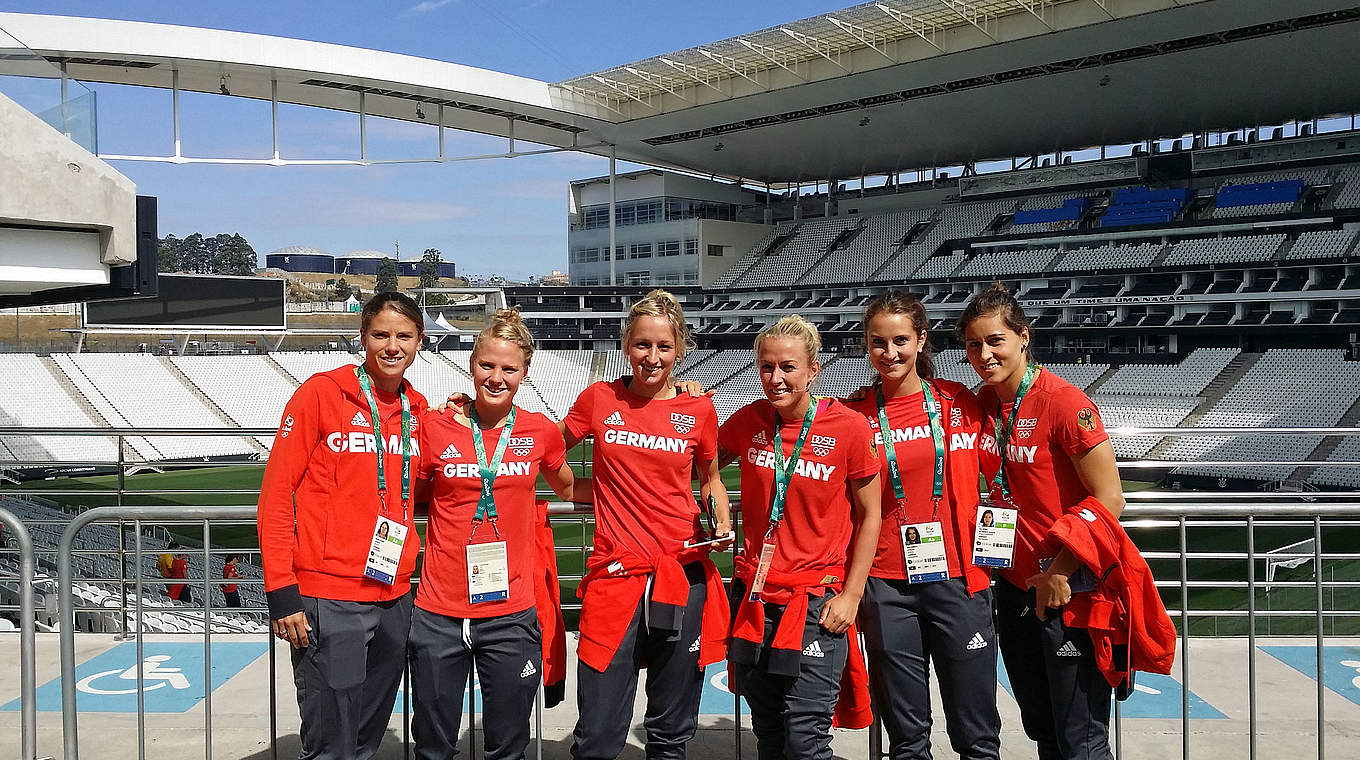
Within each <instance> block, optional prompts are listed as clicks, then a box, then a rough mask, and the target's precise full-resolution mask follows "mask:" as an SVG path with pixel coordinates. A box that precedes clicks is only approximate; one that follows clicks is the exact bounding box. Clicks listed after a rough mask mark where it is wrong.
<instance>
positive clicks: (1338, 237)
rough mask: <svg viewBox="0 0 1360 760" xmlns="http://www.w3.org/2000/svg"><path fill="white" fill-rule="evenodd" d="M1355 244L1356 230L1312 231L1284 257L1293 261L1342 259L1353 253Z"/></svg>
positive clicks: (1301, 238)
mask: <svg viewBox="0 0 1360 760" xmlns="http://www.w3.org/2000/svg"><path fill="white" fill-rule="evenodd" d="M1354 244H1355V230H1354V229H1351V228H1345V229H1339V230H1312V231H1309V232H1305V233H1303V234H1302V235H1299V239H1298V240H1295V241H1294V245H1293V247H1291V248H1290V249H1289V252H1288V253H1286V254H1285V256H1284V257H1285V258H1286V259H1291V260H1292V259H1331V258H1341V257H1343V256H1346V255H1348V254H1349V253H1350V252H1351V248H1352V246H1353V245H1354Z"/></svg>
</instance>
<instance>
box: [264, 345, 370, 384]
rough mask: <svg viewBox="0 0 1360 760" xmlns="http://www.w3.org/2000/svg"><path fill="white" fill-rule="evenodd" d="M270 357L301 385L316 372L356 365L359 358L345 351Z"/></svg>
mask: <svg viewBox="0 0 1360 760" xmlns="http://www.w3.org/2000/svg"><path fill="white" fill-rule="evenodd" d="M270 357H271V358H272V359H273V360H274V361H275V362H277V363H278V365H279V366H280V367H283V369H284V371H286V372H287V373H288V374H290V375H292V376H293V379H294V380H296V381H297V382H298V384H299V385H301V384H302V383H303V382H304V381H305V380H306V379H307V378H309V377H311V376H312V375H315V374H316V373H318V372H328V371H330V370H333V369H335V368H336V367H339V366H342V365H345V364H358V363H359V357H357V356H355V355H354V354H351V353H348V352H346V351H288V352H282V353H275V354H270Z"/></svg>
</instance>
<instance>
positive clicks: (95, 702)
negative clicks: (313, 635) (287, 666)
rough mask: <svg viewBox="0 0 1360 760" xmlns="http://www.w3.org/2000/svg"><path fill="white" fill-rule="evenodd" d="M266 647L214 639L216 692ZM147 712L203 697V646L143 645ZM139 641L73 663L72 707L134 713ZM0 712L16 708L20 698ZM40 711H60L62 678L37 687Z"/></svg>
mask: <svg viewBox="0 0 1360 760" xmlns="http://www.w3.org/2000/svg"><path fill="white" fill-rule="evenodd" d="M267 649H268V646H267V645H266V644H263V643H260V644H254V643H245V642H224V641H214V642H213V644H212V688H213V689H214V690H216V689H217V688H219V687H220V686H222V684H224V683H226V682H227V681H228V680H229V679H230V678H231V677H232V676H234V675H236V674H237V673H239V672H241V671H242V670H243V669H245V667H246V666H247V665H249V664H250V663H252V662H254V661H255V660H256V659H258V658H259V657H260V656H261V655H263V654H264V653H265V651H266V650H267ZM142 656H143V663H144V664H143V668H142V671H143V672H142V683H143V685H144V687H145V691H144V694H145V698H146V711H147V712H149V713H182V712H188V711H189V710H191V709H193V707H194V706H195V705H197V704H198V703H199V702H201V701H203V698H204V689H203V682H204V676H203V644H202V643H193V644H189V643H184V642H151V641H148V642H146V643H145V644H144V645H143V649H142ZM136 657H137V645H136V644H135V643H134V642H131V641H128V642H124V643H122V644H119V645H117V646H115V647H114V648H112V649H110V650H108V651H107V652H104V653H102V654H100V655H97V656H95V657H94V658H92V659H90V660H87V661H85V662H83V663H81V664H79V665H77V666H76V690H77V693H76V705H77V706H78V707H79V709H80V710H82V711H85V712H136V711H137V671H136V665H137V661H136ZM0 709H4V710H18V709H19V700H17V699H16V700H14V701H13V702H10V703H9V704H7V705H5V706H4V707H3V708H0ZM38 710H39V711H42V712H60V711H61V678H60V677H57V678H54V679H52V680H51V681H48V682H47V683H45V684H43V685H42V686H39V687H38Z"/></svg>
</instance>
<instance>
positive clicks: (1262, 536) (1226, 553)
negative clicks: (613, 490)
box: [0, 428, 1360, 760]
mask: <svg viewBox="0 0 1360 760" xmlns="http://www.w3.org/2000/svg"><path fill="white" fill-rule="evenodd" d="M273 432H274V431H273V430H272V429H271V430H263V431H260V430H248V431H238V430H227V431H224V430H222V429H215V430H202V429H197V430H182V429H140V428H135V429H134V428H125V429H118V430H114V431H110V430H107V429H96V430H89V431H80V432H79V433H75V431H69V430H63V431H53V430H48V429H43V430H36V429H16V428H0V435H12V434H20V433H26V434H29V435H32V434H39V433H41V434H54V433H60V434H73V433H75V434H85V435H101V436H113V437H117V438H118V439H119V443H120V450H122V449H123V445H122V444H123V442H124V439H125V437H131V436H142V435H211V436H222V435H224V434H242V433H245V434H251V435H264V434H270V433H273ZM1201 432H1203V433H1204V434H1209V435H1217V436H1222V435H1231V434H1234V433H1235V434H1239V435H1240V434H1248V433H1249V434H1280V435H1298V434H1312V435H1329V434H1330V435H1353V434H1357V433H1360V429H1357V428H1328V429H1316V428H1272V429H1265V430H1263V429H1237V428H1213V429H1205V430H1203V431H1201V430H1199V429H1195V430H1189V429H1180V428H1171V429H1146V428H1144V429H1118V430H1113V431H1112V433H1115V434H1119V435H1144V436H1146V435H1176V436H1180V435H1194V434H1198V433H1201ZM242 463H243V462H239V461H238V462H225V463H207V464H206V465H205V463H203V462H189V463H155V468H156V469H173V468H176V467H190V466H191V467H204V466H221V465H223V464H242ZM21 464H27V463H21ZM249 464H253V465H255V466H259V465H260V464H261V463H260V462H258V461H256V462H250V463H249ZM1187 464H1190V463H1187V462H1183V461H1170V460H1156V461H1147V460H1139V461H1130V462H1121V463H1120V468H1121V470H1131V469H1133V470H1138V469H1148V468H1154V469H1159V470H1160V469H1170V468H1174V467H1181V466H1185V465H1187ZM1193 464H1202V463H1200V462H1195V463H1193ZM1224 464H1231V465H1232V466H1237V467H1244V468H1245V467H1251V466H1254V465H1257V464H1271V465H1273V464H1279V463H1276V462H1271V463H1257V462H1231V463H1227V462H1225V463H1224ZM1289 464H1296V465H1306V466H1327V467H1333V466H1352V465H1356V464H1358V463H1354V462H1312V461H1303V462H1297V463H1293V462H1290V463H1289ZM147 466H148V465H147V464H146V463H141V462H136V463H134V462H128V461H120V463H119V464H118V473H117V477H116V478H115V479H114V484H113V487H112V488H110V489H109V490H106V491H92V490H90V489H88V488H84V489H82V488H75V487H72V488H59V489H50V488H26V487H18V488H12V489H3V490H0V496H3V495H7V494H9V495H24V496H46V497H58V498H61V497H82V496H84V497H88V496H91V495H94V494H97V495H99V496H101V497H103V498H106V499H108V500H110V501H113V502H114V505H113V506H110V507H98V508H93V509H89V510H86V511H85V512H82V513H80V514H79V515H78V516H75V517H74V518H72V519H71V520H70V521H69V524H68V525H67V526H66V530H65V532H64V533H63V534H62V536H61V541H60V544H59V546H58V547H57V550H56V552H55V553H56V557H55V560H56V561H55V564H56V565H57V569H58V571H59V572H58V576H59V589H58V591H59V596H60V607H59V609H60V617H61V625H60V636H61V658H62V662H61V671H62V677H63V683H62V724H63V728H64V730H65V734H64V745H65V749H66V758H67V760H77V758H78V751H79V750H78V743H79V742H78V730H79V726H78V723H79V714H78V712H77V710H76V697H75V691H74V689H75V677H74V676H75V667H76V665H75V649H74V644H75V633H76V626H75V620H76V615H77V614H79V613H80V612H82V611H85V612H94V611H96V610H93V609H90V608H82V607H81V606H79V605H78V604H77V601H76V599H75V597H74V594H73V586H74V584H75V583H76V582H77V581H90V582H102V583H109V584H118V586H119V588H120V589H123V590H124V591H126V590H128V589H131V591H132V593H131V594H125V595H124V597H123V598H124V600H125V601H123V602H122V604H121V606H120V607H119V608H117V613H118V615H119V621H120V623H119V625H122V626H124V627H128V626H127V621H129V620H131V621H133V623H132V627H134V630H133V631H132V632H131V636H132V637H133V638H135V640H136V642H137V661H138V666H137V668H138V671H137V677H138V681H137V683H138V685H139V691H140V689H141V684H142V680H141V675H142V674H141V670H140V667H141V666H140V663H141V662H142V661H143V658H142V649H141V646H142V634H143V627H144V620H145V614H146V612H147V611H148V609H153V608H151V607H149V606H148V605H147V604H146V601H145V600H146V598H147V596H148V595H147V594H145V593H144V592H145V591H146V589H147V588H153V587H155V586H161V585H166V584H168V583H170V582H171V581H170V580H169V579H163V578H156V577H151V578H146V577H143V562H142V560H143V555H144V553H145V552H146V550H147V547H146V545H145V543H144V537H145V531H146V529H149V528H152V527H153V526H156V527H159V528H161V529H164V528H165V526H172V527H173V526H175V525H186V524H195V525H199V526H200V527H201V530H202V536H203V548H202V549H201V550H195V551H196V554H197V555H199V556H201V558H202V564H203V568H204V572H203V573H202V577H201V578H195V579H194V580H193V582H194V583H195V584H197V585H199V586H200V587H201V590H202V597H203V600H204V603H203V605H202V609H201V610H200V609H199V608H197V607H194V608H176V609H175V611H176V613H177V614H185V615H189V614H194V615H197V614H201V620H202V625H203V632H202V633H203V636H204V640H205V650H207V652H205V654H206V657H205V676H206V675H207V671H208V670H209V669H210V668H211V647H210V646H209V642H210V641H211V637H212V635H213V627H214V626H213V616H214V614H215V613H217V612H220V611H221V610H220V609H219V608H216V607H215V606H214V605H213V604H212V603H211V601H210V599H211V595H210V594H209V593H208V592H209V591H210V590H211V586H212V585H213V584H218V583H223V582H228V581H234V582H237V583H241V584H242V585H249V584H250V583H252V582H253V583H255V584H259V583H261V582H260V581H258V580H256V581H250V580H245V579H242V580H236V579H224V578H218V577H213V575H212V573H210V572H208V568H209V567H210V566H211V558H212V557H213V556H215V555H220V554H223V553H226V552H228V551H229V550H228V549H224V548H214V547H213V545H212V540H211V538H212V535H213V529H214V527H215V526H217V527H220V526H221V525H223V524H224V523H227V522H230V523H236V524H253V521H254V517H255V507H254V506H253V505H227V506H176V507H173V508H167V507H165V506H160V507H154V506H132V505H129V504H128V502H130V501H135V500H136V499H138V498H139V497H157V498H170V499H184V498H198V497H203V496H214V497H219V498H220V497H243V498H242V500H243V501H245V500H253V499H254V498H255V496H256V495H257V491H256V490H254V489H251V488H216V489H212V488H209V489H173V488H167V489H149V490H139V489H136V488H132V487H130V485H131V484H129V482H128V478H129V476H128V474H127V473H128V470H130V469H132V468H134V467H147ZM1126 496H1127V502H1128V503H1127V506H1126V509H1125V511H1124V514H1123V516H1122V518H1121V519H1122V522H1123V524H1124V526H1125V528H1126V530H1127V532H1128V533H1129V535H1130V536H1131V537H1133V538H1134V539H1135V542H1136V543H1138V544H1139V546H1142V547H1144V556H1145V557H1146V558H1147V560H1148V562H1149V564H1150V565H1152V567H1153V569H1154V572H1155V574H1156V575H1157V577H1158V578H1159V579H1160V580H1159V581H1158V583H1157V585H1158V588H1159V590H1160V591H1161V592H1162V596H1163V599H1164V601H1165V602H1166V606H1167V608H1168V611H1169V612H1170V614H1171V616H1172V618H1173V620H1174V621H1175V622H1176V624H1177V628H1178V635H1179V637H1180V642H1179V643H1180V654H1179V658H1178V661H1177V663H1176V674H1177V676H1178V678H1179V681H1180V684H1181V695H1180V697H1181V699H1180V701H1181V705H1180V716H1179V718H1180V732H1181V756H1182V757H1183V758H1186V759H1188V758H1190V757H1191V756H1192V747H1191V737H1192V732H1191V720H1192V717H1191V715H1192V710H1191V699H1192V696H1191V695H1192V685H1191V684H1192V682H1191V676H1192V672H1198V671H1195V670H1194V668H1193V667H1192V666H1193V663H1194V661H1195V658H1194V656H1193V654H1192V652H1194V651H1195V650H1196V649H1197V647H1196V646H1194V645H1192V641H1191V640H1192V639H1198V640H1204V639H1205V638H1213V637H1220V636H1234V637H1237V636H1241V637H1244V638H1245V639H1246V640H1247V643H1248V646H1249V649H1248V655H1247V657H1246V660H1247V662H1246V669H1247V674H1246V681H1247V698H1248V705H1247V710H1246V722H1247V731H1246V734H1247V746H1246V747H1245V753H1246V754H1247V755H1248V756H1249V757H1252V758H1255V757H1257V756H1258V740H1259V739H1261V738H1262V736H1263V735H1262V734H1261V731H1260V724H1259V720H1258V718H1259V712H1260V695H1259V694H1258V693H1257V692H1258V685H1259V684H1258V680H1259V679H1258V668H1257V656H1258V653H1257V649H1256V643H1257V638H1258V637H1259V636H1262V635H1289V636H1307V637H1308V639H1309V640H1310V641H1311V642H1312V646H1313V648H1314V650H1315V651H1314V655H1315V658H1314V659H1315V661H1316V667H1317V673H1318V679H1317V684H1316V695H1315V701H1316V716H1317V721H1316V726H1315V732H1316V745H1317V752H1318V757H1319V758H1322V757H1324V756H1325V753H1326V750H1327V748H1328V730H1329V727H1328V725H1327V722H1326V717H1325V716H1326V715H1327V701H1328V697H1327V693H1326V692H1327V687H1326V685H1325V684H1324V679H1323V677H1322V674H1323V673H1324V667H1323V666H1324V643H1325V642H1326V641H1327V639H1328V637H1329V636H1336V635H1360V604H1357V603H1354V602H1353V601H1352V600H1353V599H1357V598H1360V562H1357V560H1360V551H1356V552H1353V551H1347V549H1351V548H1354V547H1355V546H1356V545H1355V543H1354V540H1353V538H1354V536H1355V535H1360V493H1356V492H1349V491H1315V492H1305V493H1280V492H1274V493H1270V492H1260V491H1220V492H1195V491H1158V490H1149V491H1138V492H1129V493H1128V494H1127V495H1126ZM734 504H735V502H734ZM550 516H551V520H552V522H553V525H554V526H555V527H556V526H561V525H568V524H569V525H573V526H576V527H578V528H579V530H580V533H579V536H580V540H579V541H573V542H572V543H570V544H568V543H567V542H568V540H570V539H574V536H572V537H570V538H569V537H568V536H564V535H560V534H559V542H560V543H559V546H558V556H559V559H563V560H565V559H568V558H570V559H569V560H568V563H567V564H568V565H569V566H572V565H575V564H576V563H578V562H579V563H580V564H581V566H583V565H584V560H585V559H586V557H587V556H588V553H589V550H590V545H589V538H590V529H591V522H592V521H591V517H590V513H589V511H588V510H585V509H581V508H578V507H574V506H573V505H566V504H554V505H552V508H551V510H550ZM0 520H3V515H0ZM5 522H6V524H9V521H7V520H6V521H5ZM16 522H17V520H16ZM104 522H108V523H117V524H119V525H129V524H130V525H131V527H132V531H131V533H128V534H124V533H123V531H122V530H120V531H119V534H120V537H121V536H123V535H127V536H130V537H131V538H132V543H133V546H132V547H130V548H128V547H118V548H114V547H109V548H108V549H107V550H102V553H104V554H110V555H112V554H117V555H119V556H120V558H129V557H130V559H131V563H130V565H131V567H132V568H133V569H134V570H133V573H132V575H131V577H128V575H127V574H126V573H124V574H122V575H121V577H116V578H103V577H83V578H82V577H77V575H76V573H75V572H74V565H73V561H74V560H76V559H78V558H80V557H82V556H85V557H88V556H92V555H97V554H100V553H101V550H95V549H79V548H78V547H77V542H76V538H77V534H78V533H79V532H80V531H81V530H82V529H84V528H86V527H88V526H89V525H92V524H94V523H104ZM571 532H572V533H575V531H571ZM16 535H18V532H16ZM1206 537H1207V539H1206ZM1306 540H1311V544H1306V545H1305V544H1301V543H1300V542H1301V541H1306ZM28 551H29V552H30V553H31V556H34V557H37V556H39V555H41V554H43V553H44V550H42V549H37V550H35V549H34V548H33V547H32V546H30V547H29V549H28ZM35 551H36V553H34V552H35ZM230 551H236V550H235V549H232V550H230ZM1294 560H1298V561H1300V562H1299V564H1296V565H1294V567H1298V566H1300V564H1302V565H1307V564H1311V566H1312V568H1313V570H1314V575H1313V577H1312V579H1310V580H1308V579H1305V580H1300V579H1298V578H1297V577H1296V576H1297V574H1298V573H1297V572H1284V573H1283V574H1282V577H1278V578H1275V579H1274V580H1273V581H1272V582H1271V583H1270V584H1269V585H1270V589H1269V590H1267V589H1266V588H1265V587H1264V583H1263V578H1264V575H1265V574H1264V573H1263V572H1262V569H1263V568H1264V567H1266V563H1268V562H1289V561H1294ZM122 564H123V559H120V565H122ZM1351 565H1354V566H1355V567H1351ZM1284 567H1286V568H1288V566H1287V565H1285V566H1284ZM29 573H30V574H29V580H28V581H27V582H24V583H21V588H27V589H28V590H29V592H30V595H29V601H28V602H27V604H28V605H29V610H30V613H31V611H32V568H31V567H30V570H29ZM1329 573H1330V575H1329ZM1338 573H1339V574H1340V576H1341V577H1338ZM580 576H581V573H580V572H579V571H576V570H574V569H571V568H570V567H566V568H564V571H563V572H562V573H561V574H560V580H561V581H562V583H563V585H564V586H565V587H566V589H564V591H565V593H564V594H563V602H564V604H563V608H564V609H566V610H570V609H572V608H573V607H579V605H576V604H574V599H572V595H571V594H570V591H571V590H574V586H575V583H576V582H578V581H579V580H580ZM1351 576H1354V577H1351ZM1272 594H1273V596H1271V595H1272ZM568 600H571V601H568ZM105 611H107V610H105ZM254 611H256V612H260V611H262V610H260V609H259V608H256V610H254ZM30 613H24V619H25V620H29V621H31V620H32V615H31V614H30ZM32 631H33V628H32V627H31V626H30V628H29V629H28V637H29V639H28V641H29V642H30V643H29V644H28V645H26V646H27V647H28V649H27V651H28V652H29V653H30V656H31V652H32V649H31V641H32ZM189 635H197V631H195V632H194V633H192V634H189ZM266 637H267V638H269V639H270V650H269V652H270V654H269V658H270V686H269V690H270V705H271V708H270V738H271V746H272V747H274V748H275V751H277V745H276V744H275V742H276V740H277V736H278V730H277V729H278V726H277V722H276V721H277V716H276V715H275V710H274V709H273V706H274V704H275V696H276V695H275V683H274V675H275V673H274V668H275V664H274V649H273V643H274V642H273V641H272V637H268V636H267V634H266ZM31 673H32V670H31V669H30V670H29V674H30V676H29V680H26V681H25V687H24V688H25V695H26V699H27V701H26V703H25V705H24V710H25V718H24V719H25V721H26V725H27V722H28V721H32V720H35V718H34V717H33V705H34V701H33V699H32V698H31V696H30V695H31V694H32V685H31ZM205 688H206V694H205V698H204V701H205V710H204V713H205V716H204V732H205V737H210V736H211V730H212V717H211V713H212V709H211V691H212V687H211V679H210V678H209V680H208V683H207V684H206V685H205ZM469 688H470V690H471V684H469ZM471 697H472V695H471V693H469V703H468V709H469V718H470V719H475V713H474V712H473V707H472V705H473V702H472V698H471ZM1335 698H1336V697H1335V696H1334V697H1333V699H1335ZM407 705H408V707H407V709H408V710H409V701H408V702H407ZM739 707H740V705H739V702H738V703H737V708H738V709H737V710H736V711H735V721H734V722H735V725H736V729H735V731H734V732H733V736H734V742H735V747H734V751H735V753H736V755H737V756H738V757H740V754H741V740H742V730H741V727H742V722H743V721H742V717H741V713H740V709H739ZM539 709H540V710H541V707H540V708H539ZM1121 712H1122V710H1121V705H1120V704H1119V703H1116V704H1115V708H1114V716H1113V725H1112V735H1113V740H1114V743H1115V747H1116V751H1117V752H1118V751H1119V750H1120V749H1128V748H1129V747H1130V746H1131V745H1129V741H1130V739H1129V738H1128V737H1127V736H1126V732H1125V726H1124V720H1123V716H1122V714H1121ZM137 718H138V725H137V736H138V746H139V750H140V752H141V755H142V756H144V755H145V746H146V741H145V740H146V726H145V704H144V702H143V701H142V698H141V695H140V694H139V699H138V716H137ZM405 725H408V723H405V724H404V727H403V732H405V730H406V729H405ZM536 725H538V726H539V730H537V731H536V732H535V736H536V738H537V740H538V741H539V742H540V745H539V750H538V751H539V754H540V756H541V752H542V749H541V742H542V739H543V737H542V730H541V725H542V723H541V713H539V717H538V718H537V720H536ZM472 733H473V732H471V731H469V738H470V739H471V738H472ZM28 736H32V733H31V732H29V733H27V734H26V737H28ZM24 742H25V744H24V746H25V753H26V754H25V758H29V757H31V756H32V754H31V753H29V749H30V745H29V742H30V739H28V738H25V739H24ZM469 750H470V752H469V754H470V756H472V757H474V758H475V756H476V754H475V748H474V747H469ZM882 751H883V744H882V742H881V733H880V732H879V730H878V728H877V727H875V729H873V730H871V732H870V735H869V755H870V757H871V758H873V760H878V758H880V757H882V756H883V755H882ZM211 755H212V747H211V741H210V739H207V738H205V757H208V758H211Z"/></svg>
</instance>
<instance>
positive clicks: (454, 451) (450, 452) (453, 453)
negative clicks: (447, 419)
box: [439, 443, 463, 459]
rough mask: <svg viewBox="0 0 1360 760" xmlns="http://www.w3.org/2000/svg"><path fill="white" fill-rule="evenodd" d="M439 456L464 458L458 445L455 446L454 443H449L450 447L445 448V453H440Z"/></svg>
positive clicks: (442, 457) (443, 457) (441, 457)
mask: <svg viewBox="0 0 1360 760" xmlns="http://www.w3.org/2000/svg"><path fill="white" fill-rule="evenodd" d="M439 458H440V459H462V458H463V455H462V454H461V453H459V451H458V447H457V446H454V445H453V444H452V443H450V444H449V447H448V448H447V449H444V453H443V454H440V455H439Z"/></svg>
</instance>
